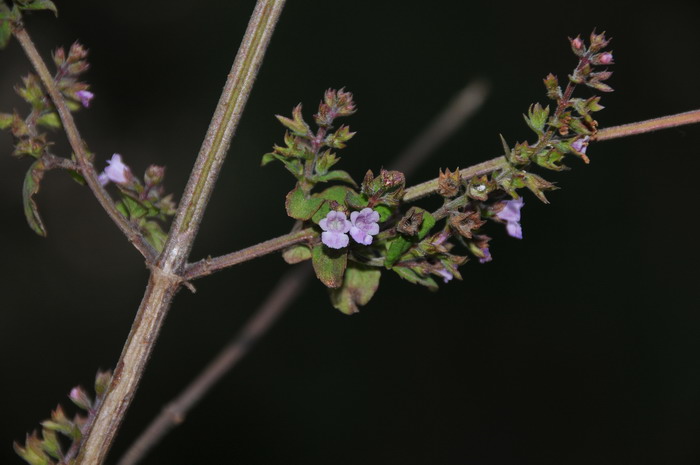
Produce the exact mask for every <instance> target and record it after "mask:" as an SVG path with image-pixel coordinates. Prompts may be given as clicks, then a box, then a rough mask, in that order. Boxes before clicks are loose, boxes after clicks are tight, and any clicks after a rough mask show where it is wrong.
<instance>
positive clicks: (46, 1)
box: [19, 0, 58, 16]
mask: <svg viewBox="0 0 700 465" xmlns="http://www.w3.org/2000/svg"><path fill="white" fill-rule="evenodd" d="M19 8H20V10H50V11H53V14H54V15H56V16H58V10H57V9H56V5H54V3H53V2H52V1H51V0H34V1H33V2H30V3H25V2H22V3H20V5H19Z"/></svg>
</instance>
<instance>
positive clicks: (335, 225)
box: [318, 211, 352, 249]
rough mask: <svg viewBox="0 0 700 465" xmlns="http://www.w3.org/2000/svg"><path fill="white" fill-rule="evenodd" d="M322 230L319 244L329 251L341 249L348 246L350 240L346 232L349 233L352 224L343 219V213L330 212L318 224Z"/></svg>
mask: <svg viewBox="0 0 700 465" xmlns="http://www.w3.org/2000/svg"><path fill="white" fill-rule="evenodd" d="M318 225H319V226H321V229H323V231H324V232H323V233H322V234H321V242H323V243H324V244H326V245H327V246H328V247H330V248H331V249H342V248H343V247H347V246H348V242H350V238H349V237H348V235H347V232H348V231H350V228H351V227H352V223H350V222H349V221H348V220H347V219H346V218H345V213H343V212H336V211H330V212H328V214H327V215H326V217H325V218H324V219H322V220H321V221H319V222H318Z"/></svg>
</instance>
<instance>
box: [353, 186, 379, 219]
mask: <svg viewBox="0 0 700 465" xmlns="http://www.w3.org/2000/svg"><path fill="white" fill-rule="evenodd" d="M368 204H369V199H368V198H367V196H366V195H364V194H358V193H356V192H354V191H350V192H348V193H347V195H346V196H345V205H347V206H348V207H350V208H353V209H355V210H362V209H363V208H365V207H366V206H367V205H368ZM380 215H381V213H380Z"/></svg>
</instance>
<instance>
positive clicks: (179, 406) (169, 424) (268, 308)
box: [118, 81, 486, 465]
mask: <svg viewBox="0 0 700 465" xmlns="http://www.w3.org/2000/svg"><path fill="white" fill-rule="evenodd" d="M479 87H480V88H481V90H482V92H486V86H485V85H484V84H483V83H482V84H481V85H479V81H477V82H476V83H474V84H470V85H468V86H467V87H466V88H465V90H463V91H462V92H460V93H459V94H458V95H457V97H456V100H457V102H455V101H451V102H450V103H449V104H448V106H447V107H446V108H445V110H444V111H443V112H442V113H441V114H440V115H439V116H438V117H437V118H436V119H435V120H434V122H433V123H432V124H430V125H429V126H428V128H427V129H426V131H425V132H423V133H422V134H421V135H419V136H418V137H417V138H416V139H415V143H416V144H418V145H419V146H418V147H414V146H409V148H408V149H407V150H405V151H404V152H403V153H402V155H400V156H399V157H397V159H396V162H395V163H394V168H395V169H399V167H401V166H402V163H403V161H404V157H410V158H411V159H412V160H413V162H412V163H407V164H406V166H404V167H403V170H405V171H407V172H408V173H410V172H412V171H413V170H414V169H415V168H416V167H417V166H418V164H417V163H419V162H422V161H424V160H425V159H426V158H427V155H429V153H430V152H432V151H434V150H435V149H436V148H437V147H438V146H439V145H440V143H442V142H443V141H444V140H445V139H447V138H448V137H449V136H450V135H451V132H454V131H455V130H457V128H458V127H460V126H461V125H462V124H463V123H464V122H465V121H466V120H468V119H469V118H470V117H471V115H473V113H475V112H476V111H477V110H478V107H477V106H476V105H474V102H475V101H479V102H480V103H481V104H483V102H484V101H485V100H486V99H485V96H481V97H479V96H476V95H474V94H473V91H474V90H475V89H478V88H479ZM468 89H471V92H472V93H471V97H470V99H474V100H470V99H467V98H465V94H467V92H466V91H467V90H468ZM467 107H468V108H470V111H466V108H467ZM458 108H461V111H458ZM449 115H452V116H451V117H449ZM457 115H459V116H460V117H461V120H459V121H457V120H456V119H453V118H456V117H457ZM438 121H443V122H445V123H446V124H449V127H450V131H451V132H450V133H448V132H445V131H436V130H435V129H434V128H435V127H436V123H437V122H438ZM448 121H449V123H448ZM430 134H432V136H430V137H429V135H430ZM299 225H300V223H299V222H297V224H295V228H294V229H292V233H298V232H300V230H299V227H300V226H299ZM283 237H284V236H283ZM278 239H279V238H278ZM273 240H274V239H273ZM268 242H270V241H268ZM253 247H255V246H253ZM244 251H245V249H244ZM244 251H241V252H244ZM235 254H236V253H234V254H229V255H231V256H234V255H235ZM224 257H226V256H224ZM248 258H254V257H248ZM215 260H216V262H217V263H219V264H223V262H224V260H223V257H219V258H217V259H209V260H208V262H209V263H210V265H209V266H211V262H213V261H215ZM197 263H200V262H197ZM197 263H195V264H192V265H189V266H188V267H187V268H186V270H187V271H189V272H190V273H191V272H193V271H195V268H194V267H195V266H197ZM206 263H207V260H203V261H202V262H201V265H199V266H200V267H201V270H202V274H201V275H198V276H197V277H199V276H203V275H204V274H205V273H206V271H208V272H209V273H211V272H213V270H211V269H208V270H207V268H206V265H205V264H206ZM205 270H206V271H205ZM311 276H312V274H311V270H310V268H309V267H308V264H307V265H306V268H304V269H302V270H298V269H292V270H290V271H289V272H287V274H286V275H285V277H283V278H282V279H281V280H280V281H278V283H277V285H276V286H275V287H274V289H273V290H272V291H271V297H270V298H268V300H267V301H266V302H265V303H264V304H263V305H262V306H261V307H260V308H259V309H258V310H256V311H255V312H254V313H253V316H252V317H251V319H250V320H249V321H248V323H246V326H245V327H244V328H243V329H242V330H241V332H240V333H239V335H238V336H237V337H236V338H235V339H234V340H233V341H232V342H231V343H230V344H229V345H228V346H226V347H225V348H224V349H223V350H222V351H221V352H219V354H218V355H217V356H216V357H215V358H214V359H213V361H212V362H211V363H210V364H209V365H208V367H207V368H206V369H205V370H204V371H203V372H202V373H200V374H199V375H198V376H197V378H195V380H194V381H192V383H190V385H189V386H188V387H186V388H185V390H184V391H183V392H182V393H181V394H180V395H179V396H178V397H177V398H175V399H174V400H173V401H171V402H170V403H169V404H168V405H166V406H165V407H164V408H163V410H162V411H161V413H160V414H159V415H158V416H156V418H154V419H153V421H151V423H150V424H149V425H148V427H147V428H146V430H145V431H144V432H143V433H142V434H141V435H140V436H139V437H138V439H137V440H136V442H134V443H133V444H132V445H131V447H129V449H128V450H127V451H126V453H125V454H124V455H123V456H122V458H121V459H120V460H119V462H118V465H134V464H136V463H138V462H139V461H140V460H141V459H143V457H145V455H146V454H147V453H148V452H149V451H150V450H151V449H152V448H153V447H154V446H155V445H156V444H157V443H158V442H159V441H160V440H161V439H162V438H163V437H164V436H165V435H166V434H167V433H168V432H169V431H170V430H172V429H173V428H175V427H176V426H178V425H179V424H180V423H182V422H183V421H184V419H185V416H186V414H187V413H188V412H189V410H191V409H192V408H193V407H194V406H195V405H196V404H197V402H199V401H200V400H201V398H202V397H203V396H204V395H205V394H206V393H207V392H208V391H209V390H210V389H211V388H212V386H213V385H214V384H215V383H216V382H218V381H219V379H221V377H222V376H223V375H224V374H225V373H226V372H228V371H230V370H232V369H233V367H234V366H235V365H236V364H237V363H238V361H239V360H241V359H242V358H243V357H244V356H245V354H246V353H247V351H248V349H249V348H250V347H251V346H252V345H253V344H254V343H255V342H257V340H258V339H259V338H260V337H262V336H263V335H264V334H265V332H266V331H267V329H268V328H269V327H270V326H271V325H272V324H273V323H274V321H275V320H276V319H277V318H279V316H280V315H281V314H282V313H283V312H284V310H286V309H287V308H288V307H289V306H290V305H291V304H292V302H293V301H294V298H295V295H298V294H299V293H300V292H301V289H302V288H303V286H304V285H305V284H306V283H307V282H308V280H309V278H310V277H311ZM190 279H194V278H190Z"/></svg>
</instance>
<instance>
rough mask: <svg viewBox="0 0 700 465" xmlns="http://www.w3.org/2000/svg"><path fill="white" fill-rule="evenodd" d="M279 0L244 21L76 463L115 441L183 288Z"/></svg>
mask: <svg viewBox="0 0 700 465" xmlns="http://www.w3.org/2000/svg"><path fill="white" fill-rule="evenodd" d="M283 6H284V0H259V1H258V2H257V5H256V7H255V10H254V12H253V14H252V16H251V19H250V21H249V23H248V28H247V30H246V33H245V36H244V38H243V42H242V44H241V47H240V48H239V50H238V54H237V55H236V59H235V61H234V64H233V69H232V70H231V73H230V74H229V76H228V79H227V80H226V85H225V86H224V91H223V93H222V95H221V99H220V100H219V104H218V106H217V109H216V112H215V113H214V117H213V119H212V122H211V125H210V127H209V130H208V131H207V135H206V138H205V140H204V143H203V145H202V149H201V150H200V153H199V156H198V158H197V161H196V163H195V166H194V168H193V170H192V175H191V176H190V180H189V182H188V184H187V188H186V190H185V194H184V195H183V198H182V200H181V202H180V206H179V208H178V211H177V214H176V217H175V221H174V222H173V226H172V227H171V231H170V235H169V237H168V241H167V243H166V245H165V248H164V250H163V252H162V254H161V255H160V257H159V258H158V261H157V262H156V264H155V265H154V266H152V267H151V277H150V280H149V282H148V287H147V288H146V293H145V295H144V297H143V300H142V301H141V306H140V307H139V311H138V313H137V315H136V319H135V321H134V324H133V325H132V327H131V332H130V334H129V338H128V339H127V341H126V344H125V346H124V349H123V350H122V354H121V356H120V358H119V362H118V364H117V368H116V370H115V372H114V377H113V378H112V383H111V384H110V386H109V389H108V390H107V393H106V396H105V400H104V403H103V404H102V406H101V407H100V409H99V410H98V411H97V414H96V417H95V421H94V423H93V425H92V428H90V430H89V431H88V433H87V435H86V438H85V440H84V442H83V446H82V448H81V451H80V454H79V455H78V458H77V461H76V465H88V464H89V465H100V464H102V463H103V462H104V460H105V458H106V456H107V453H108V451H109V449H110V447H111V445H112V442H113V441H114V438H115V436H116V434H117V431H118V429H119V427H120V425H121V423H122V421H123V420H124V416H125V415H126V411H127V409H128V408H129V405H130V404H131V401H132V399H133V397H134V395H135V392H136V389H137V388H138V384H139V381H140V380H141V377H142V375H143V372H144V370H145V368H146V364H147V362H148V359H149V358H150V355H151V352H152V351H153V347H154V346H155V343H156V340H157V338H158V334H159V332H160V328H161V326H162V324H163V321H164V320H165V316H166V315H167V313H168V310H169V308H170V305H171V303H172V299H173V297H174V295H175V293H176V292H177V290H178V288H179V287H180V285H181V284H182V278H181V277H180V276H179V275H178V272H179V271H180V269H181V268H182V266H183V264H184V263H185V261H186V260H187V256H188V254H189V252H190V250H191V248H192V242H193V241H194V238H195V236H196V233H197V230H198V227H199V223H200V221H201V218H202V215H203V213H204V208H205V207H206V204H207V202H208V200H209V197H210V195H211V191H212V189H213V187H214V183H215V182H216V178H217V176H218V173H219V169H220V168H221V164H222V163H223V161H224V158H225V152H226V149H228V146H229V143H230V140H231V137H232V136H233V133H234V131H235V128H236V126H237V124H238V121H239V120H240V116H241V113H242V111H243V107H244V106H245V103H246V101H247V100H248V96H249V94H250V90H251V87H252V85H253V82H254V80H255V76H256V74H257V71H258V69H259V68H260V64H261V62H262V59H263V56H264V53H265V50H266V49H267V45H268V44H269V41H270V37H271V35H272V32H273V30H274V28H275V25H276V24H277V19H278V18H279V15H280V13H281V12H282V7H283Z"/></svg>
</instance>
